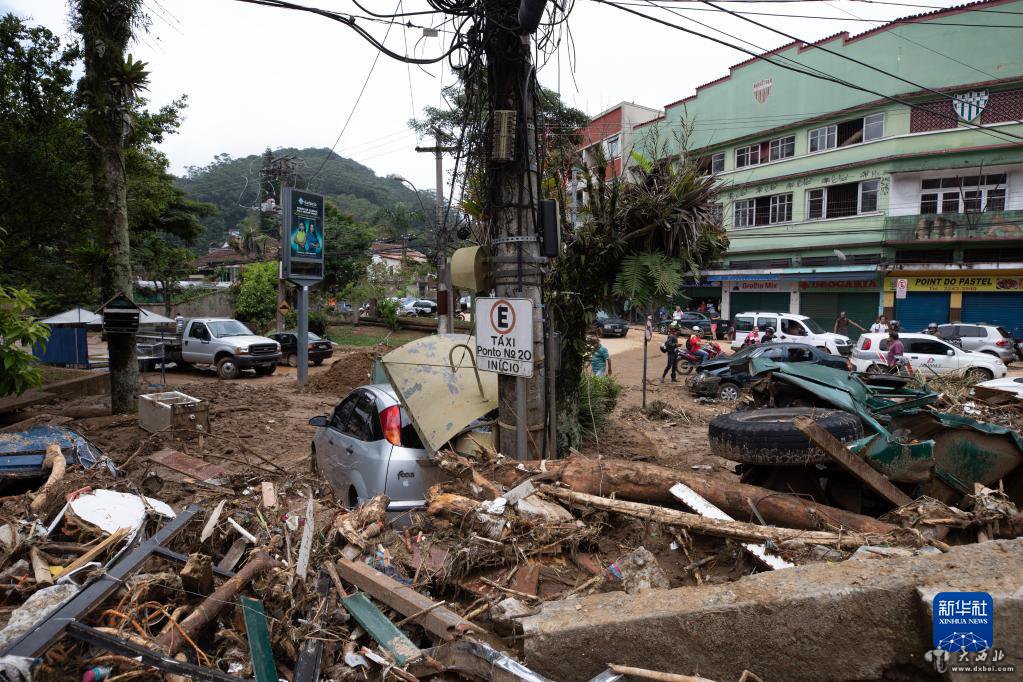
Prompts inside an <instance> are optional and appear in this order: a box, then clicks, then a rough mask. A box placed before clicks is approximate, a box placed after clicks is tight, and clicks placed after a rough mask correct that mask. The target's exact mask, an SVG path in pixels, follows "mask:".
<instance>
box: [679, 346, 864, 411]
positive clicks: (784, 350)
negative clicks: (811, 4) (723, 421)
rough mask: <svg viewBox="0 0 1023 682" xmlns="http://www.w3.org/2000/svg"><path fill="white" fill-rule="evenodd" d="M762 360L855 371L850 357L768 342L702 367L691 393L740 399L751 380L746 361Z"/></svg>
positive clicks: (726, 398)
mask: <svg viewBox="0 0 1023 682" xmlns="http://www.w3.org/2000/svg"><path fill="white" fill-rule="evenodd" d="M761 357H762V358H767V359H768V360H774V361H775V362H811V363H815V364H818V365H824V366H826V367H834V368H835V369H843V370H849V369H850V368H851V364H850V362H849V360H848V359H847V358H843V357H842V356H840V355H832V354H831V353H825V352H824V351H822V350H821V349H819V348H816V347H814V346H810V345H807V344H805V343H765V344H763V345H761V346H746V347H745V348H742V349H740V350H739V351H737V352H736V353H734V354H733V355H729V356H728V357H724V358H719V359H717V360H711V361H710V362H705V363H704V364H702V365H700V368H699V373H698V374H697V375H696V376H694V377H693V378H692V379H690V380H689V382H688V385H687V386H688V388H689V391H690V392H691V393H693V394H694V395H698V396H707V397H711V398H717V399H719V400H738V399H739V394H740V393H741V392H742V387H743V386H745V385H746V384H748V383H749V382H750V379H751V377H750V375H749V373H748V372H747V371H746V367H747V365H746V361H747V360H749V359H750V358H761Z"/></svg>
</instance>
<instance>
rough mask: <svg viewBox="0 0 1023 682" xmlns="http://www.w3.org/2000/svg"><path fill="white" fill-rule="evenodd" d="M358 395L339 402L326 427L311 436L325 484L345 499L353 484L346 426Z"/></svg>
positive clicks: (352, 395)
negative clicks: (325, 480)
mask: <svg viewBox="0 0 1023 682" xmlns="http://www.w3.org/2000/svg"><path fill="white" fill-rule="evenodd" d="M357 399H358V395H357V394H355V393H353V394H351V395H349V396H348V397H347V398H345V399H344V400H342V401H341V402H340V403H338V405H337V407H335V408H334V411H333V412H331V415H330V419H329V420H328V421H327V426H326V427H325V428H322V429H319V430H318V431H317V433H316V435H315V436H313V445H314V446H315V447H316V464H317V466H318V467H319V470H320V472H321V473H322V474H323V476H324V478H326V479H327V483H329V484H330V486H331V487H332V488H333V489H334V492H335V494H336V495H337V496H338V497H340V498H341V499H342V500H345V501H347V500H348V489H349V488H350V487H351V486H352V470H353V469H354V466H353V464H352V460H353V458H352V453H351V452H349V450H351V449H352V447H351V444H350V443H349V441H348V438H347V436H345V427H346V424H347V423H348V419H349V417H350V416H351V414H352V410H354V409H355V401H356V400H357Z"/></svg>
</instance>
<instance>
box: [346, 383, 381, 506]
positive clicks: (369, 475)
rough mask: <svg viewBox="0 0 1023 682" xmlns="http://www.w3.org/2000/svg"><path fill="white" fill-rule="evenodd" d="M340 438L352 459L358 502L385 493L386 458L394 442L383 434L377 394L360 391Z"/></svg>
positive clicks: (353, 480)
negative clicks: (385, 438) (389, 440)
mask: <svg viewBox="0 0 1023 682" xmlns="http://www.w3.org/2000/svg"><path fill="white" fill-rule="evenodd" d="M339 438H340V440H341V443H342V454H344V455H347V457H348V458H349V461H350V462H351V466H352V482H353V483H352V484H353V485H354V486H355V489H356V491H357V492H358V495H359V502H365V501H367V500H369V499H370V498H371V497H373V496H374V495H378V494H379V493H382V492H383V491H384V485H385V484H386V482H387V461H388V459H389V458H390V454H391V447H392V446H391V444H390V443H388V442H387V441H386V440H384V438H383V432H382V430H381V428H380V418H379V412H378V411H377V405H376V398H375V397H374V396H373V394H372V393H371V392H370V391H367V390H360V391H358V393H357V397H356V400H355V403H354V405H353V408H352V413H351V415H349V417H348V420H347V421H346V422H345V428H344V432H343V433H342V434H340V436H339ZM349 502H350V503H351V502H353V501H352V500H349Z"/></svg>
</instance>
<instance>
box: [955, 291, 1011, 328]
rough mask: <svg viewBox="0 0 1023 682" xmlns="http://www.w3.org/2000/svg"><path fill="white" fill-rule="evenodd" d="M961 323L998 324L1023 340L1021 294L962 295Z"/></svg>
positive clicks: (982, 293)
mask: <svg viewBox="0 0 1023 682" xmlns="http://www.w3.org/2000/svg"><path fill="white" fill-rule="evenodd" d="M963 322H972V323H974V324H980V323H982V322H983V323H986V324H998V325H1001V326H1003V327H1005V329H1006V331H1008V332H1009V333H1010V334H1012V335H1013V337H1015V338H1023V293H1008V292H1000V291H977V292H966V293H964V294H963Z"/></svg>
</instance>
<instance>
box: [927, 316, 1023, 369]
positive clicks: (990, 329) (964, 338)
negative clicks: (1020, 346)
mask: <svg viewBox="0 0 1023 682" xmlns="http://www.w3.org/2000/svg"><path fill="white" fill-rule="evenodd" d="M938 337H939V338H941V339H943V340H945V341H949V340H950V339H959V341H960V344H961V348H962V349H963V350H968V351H974V352H978V353H987V354H988V355H994V356H996V357H999V358H1001V359H1002V362H1004V363H1006V364H1008V363H1010V362H1012V361H1013V360H1015V359H1016V342H1015V340H1014V339H1013V338H1012V334H1010V333H1009V332H1008V331H1006V329H1005V327H999V326H996V325H993V324H964V323H962V322H954V323H952V324H939V325H938ZM953 345H955V344H953Z"/></svg>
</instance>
